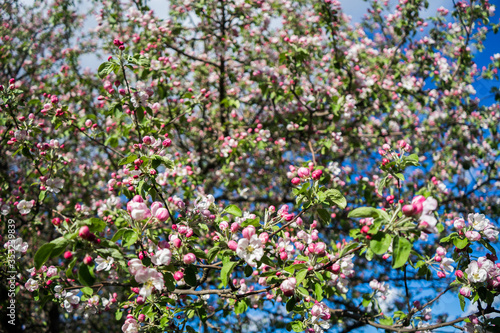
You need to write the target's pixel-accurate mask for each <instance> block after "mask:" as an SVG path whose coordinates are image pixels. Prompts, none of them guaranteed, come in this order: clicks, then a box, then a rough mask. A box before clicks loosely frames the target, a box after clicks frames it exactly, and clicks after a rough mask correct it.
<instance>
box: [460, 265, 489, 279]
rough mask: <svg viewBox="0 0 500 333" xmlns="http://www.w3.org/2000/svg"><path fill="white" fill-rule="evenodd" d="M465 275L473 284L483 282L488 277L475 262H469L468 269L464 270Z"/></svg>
mask: <svg viewBox="0 0 500 333" xmlns="http://www.w3.org/2000/svg"><path fill="white" fill-rule="evenodd" d="M465 273H466V274H467V277H468V278H469V281H471V282H474V283H477V282H484V281H486V278H487V277H488V273H487V272H486V270H484V269H482V268H480V267H479V265H478V264H477V261H475V260H473V261H471V262H470V264H469V267H467V269H466V270H465Z"/></svg>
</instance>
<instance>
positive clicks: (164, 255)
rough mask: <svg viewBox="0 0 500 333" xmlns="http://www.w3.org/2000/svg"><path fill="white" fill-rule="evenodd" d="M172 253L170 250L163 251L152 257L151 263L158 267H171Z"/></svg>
mask: <svg viewBox="0 0 500 333" xmlns="http://www.w3.org/2000/svg"><path fill="white" fill-rule="evenodd" d="M171 260H172V252H170V250H169V249H161V250H159V251H156V253H155V254H153V255H152V256H151V262H152V263H153V264H155V265H156V266H161V265H170V261H171Z"/></svg>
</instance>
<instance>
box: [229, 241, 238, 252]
mask: <svg viewBox="0 0 500 333" xmlns="http://www.w3.org/2000/svg"><path fill="white" fill-rule="evenodd" d="M227 246H228V247H229V248H230V249H231V250H233V251H236V249H237V248H238V243H236V242H235V241H234V240H230V241H229V242H228V243H227Z"/></svg>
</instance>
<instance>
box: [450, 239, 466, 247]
mask: <svg viewBox="0 0 500 333" xmlns="http://www.w3.org/2000/svg"><path fill="white" fill-rule="evenodd" d="M453 244H454V245H455V246H456V247H457V248H458V249H463V248H464V247H466V246H467V245H469V240H468V239H467V238H462V239H461V238H455V239H454V240H453Z"/></svg>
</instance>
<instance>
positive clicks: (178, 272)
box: [174, 271, 184, 281]
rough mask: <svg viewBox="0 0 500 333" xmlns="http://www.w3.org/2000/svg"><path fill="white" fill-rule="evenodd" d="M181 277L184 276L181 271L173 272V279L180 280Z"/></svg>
mask: <svg viewBox="0 0 500 333" xmlns="http://www.w3.org/2000/svg"><path fill="white" fill-rule="evenodd" d="M183 277H184V273H182V272H181V271H177V272H175V273H174V280H175V281H180V280H182V278H183Z"/></svg>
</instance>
